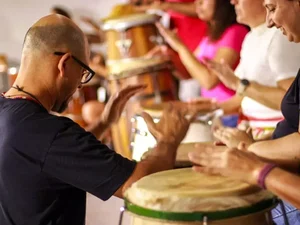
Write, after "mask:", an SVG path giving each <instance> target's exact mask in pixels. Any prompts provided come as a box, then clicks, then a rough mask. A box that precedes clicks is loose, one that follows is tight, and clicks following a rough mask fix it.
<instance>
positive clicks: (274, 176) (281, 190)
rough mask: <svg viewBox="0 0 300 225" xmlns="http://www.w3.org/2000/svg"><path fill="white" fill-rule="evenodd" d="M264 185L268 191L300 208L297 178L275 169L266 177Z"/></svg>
mask: <svg viewBox="0 0 300 225" xmlns="http://www.w3.org/2000/svg"><path fill="white" fill-rule="evenodd" d="M265 184H266V187H267V189H268V190H269V191H271V192H272V193H274V194H275V195H277V196H278V197H280V198H281V199H283V200H285V201H287V202H289V203H291V204H292V205H293V206H295V207H296V208H298V209H299V208H300V192H299V186H300V177H299V176H297V175H294V174H291V173H289V172H286V171H284V170H282V169H279V168H275V169H273V170H272V171H271V172H270V173H269V174H268V176H267V177H266V180H265Z"/></svg>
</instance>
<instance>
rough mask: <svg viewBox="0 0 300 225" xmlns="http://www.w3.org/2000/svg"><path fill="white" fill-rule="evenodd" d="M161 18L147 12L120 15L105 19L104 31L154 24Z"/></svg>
mask: <svg viewBox="0 0 300 225" xmlns="http://www.w3.org/2000/svg"><path fill="white" fill-rule="evenodd" d="M158 20H159V16H157V15H154V14H146V13H135V14H132V15H125V16H120V17H118V18H113V19H105V21H104V24H103V25H102V29H103V30H104V31H108V30H116V31H123V30H126V29H128V28H130V27H134V26H140V25H145V24H154V23H155V22H157V21H158Z"/></svg>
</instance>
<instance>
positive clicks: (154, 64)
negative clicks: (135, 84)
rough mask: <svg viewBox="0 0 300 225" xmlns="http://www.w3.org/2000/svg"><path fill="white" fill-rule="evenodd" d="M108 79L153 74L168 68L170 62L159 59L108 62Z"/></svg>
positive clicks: (143, 58) (140, 58)
mask: <svg viewBox="0 0 300 225" xmlns="http://www.w3.org/2000/svg"><path fill="white" fill-rule="evenodd" d="M106 65H107V68H108V73H109V79H110V80H115V79H122V78H126V77H130V76H137V75H140V74H143V73H147V72H154V71H158V70H161V69H166V68H169V67H170V62H168V61H166V60H164V59H163V58H161V57H154V58H151V59H149V58H145V57H139V58H128V59H120V60H108V61H107V63H106Z"/></svg>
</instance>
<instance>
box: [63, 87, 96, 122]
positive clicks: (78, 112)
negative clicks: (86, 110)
mask: <svg viewBox="0 0 300 225" xmlns="http://www.w3.org/2000/svg"><path fill="white" fill-rule="evenodd" d="M98 88H99V84H98V82H96V81H94V82H91V83H90V84H87V85H83V86H82V88H80V89H77V90H76V92H75V93H74V94H73V96H72V98H71V100H70V101H69V104H68V108H67V109H66V110H65V111H64V112H63V113H61V115H62V116H66V117H68V118H70V119H72V120H73V121H75V122H76V123H78V124H79V125H80V126H81V127H85V126H86V125H87V124H86V122H85V121H84V120H83V118H82V106H83V105H84V103H86V102H88V101H90V100H97V90H98Z"/></svg>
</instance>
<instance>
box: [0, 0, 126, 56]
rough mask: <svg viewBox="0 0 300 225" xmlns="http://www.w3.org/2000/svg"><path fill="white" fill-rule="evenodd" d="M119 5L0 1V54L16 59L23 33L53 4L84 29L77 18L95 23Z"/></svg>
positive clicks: (111, 1)
mask: <svg viewBox="0 0 300 225" xmlns="http://www.w3.org/2000/svg"><path fill="white" fill-rule="evenodd" d="M120 2H123V0H0V54H1V53H5V54H6V55H7V56H8V57H9V58H11V59H15V60H19V59H20V54H21V49H22V42H23V38H24V35H25V33H26V31H27V30H28V28H29V27H30V26H31V25H32V24H33V23H34V22H35V21H36V20H38V19H39V18H40V17H42V16H45V15H47V14H48V13H49V9H50V8H51V7H52V6H53V5H61V6H65V8H67V9H68V10H69V11H70V12H71V13H72V15H73V17H74V20H75V22H77V23H78V24H79V26H81V27H82V28H83V30H87V27H86V26H84V24H82V23H81V22H80V21H79V17H80V16H81V15H88V16H91V17H93V18H94V19H98V20H99V19H100V18H103V17H105V16H107V15H108V14H109V12H110V10H111V8H112V6H114V5H116V4H118V3H120Z"/></svg>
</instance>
